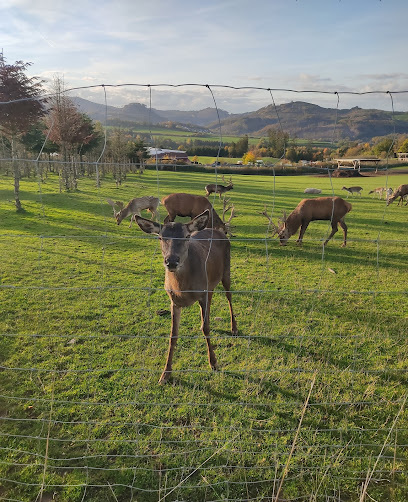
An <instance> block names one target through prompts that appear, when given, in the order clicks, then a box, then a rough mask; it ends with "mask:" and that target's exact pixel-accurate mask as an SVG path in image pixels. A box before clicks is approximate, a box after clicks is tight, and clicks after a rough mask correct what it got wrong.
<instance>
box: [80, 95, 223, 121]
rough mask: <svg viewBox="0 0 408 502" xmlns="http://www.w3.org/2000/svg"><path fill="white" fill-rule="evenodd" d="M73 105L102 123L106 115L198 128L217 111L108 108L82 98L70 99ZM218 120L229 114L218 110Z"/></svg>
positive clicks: (136, 106) (135, 106)
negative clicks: (176, 123) (175, 123)
mask: <svg viewBox="0 0 408 502" xmlns="http://www.w3.org/2000/svg"><path fill="white" fill-rule="evenodd" d="M72 101H73V102H74V103H75V105H76V106H77V107H78V108H79V109H80V110H81V111H82V112H84V113H86V114H87V115H89V116H90V117H91V118H92V119H93V120H99V121H102V122H103V121H104V120H105V114H107V119H108V121H112V120H121V121H123V122H132V123H151V124H152V125H154V124H160V123H163V122H178V123H182V124H191V125H196V126H200V127H206V126H208V125H209V124H211V123H212V122H214V121H215V120H216V119H217V110H216V109H215V108H204V109H203V110H198V111H181V110H156V109H155V108H152V109H151V110H150V108H148V107H147V106H145V105H143V104H141V103H130V104H127V105H125V106H123V107H116V106H108V107H107V108H106V107H105V105H103V104H98V103H93V102H92V101H88V100H87V99H83V98H78V97H75V98H72ZM218 112H219V114H220V118H222V119H225V118H227V117H229V115H230V114H229V113H228V112H226V111H224V110H218Z"/></svg>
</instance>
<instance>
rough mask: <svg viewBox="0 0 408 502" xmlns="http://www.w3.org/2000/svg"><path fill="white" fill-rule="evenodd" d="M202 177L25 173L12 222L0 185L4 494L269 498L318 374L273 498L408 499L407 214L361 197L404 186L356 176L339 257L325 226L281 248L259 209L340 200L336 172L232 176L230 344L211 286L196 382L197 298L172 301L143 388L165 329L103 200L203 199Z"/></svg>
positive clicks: (5, 181)
mask: <svg viewBox="0 0 408 502" xmlns="http://www.w3.org/2000/svg"><path fill="white" fill-rule="evenodd" d="M208 176H209V175H204V174H199V173H173V172H160V173H159V174H156V173H155V172H153V171H146V172H145V174H144V175H143V177H139V176H137V175H133V176H128V177H127V179H126V181H125V182H124V183H123V184H122V186H120V187H119V188H118V189H116V187H115V184H114V182H113V181H112V180H111V179H108V178H107V179H105V180H103V181H102V185H101V187H100V188H96V187H95V183H94V180H92V179H81V180H79V185H78V186H79V190H78V191H77V192H73V193H68V194H67V193H62V194H60V193H58V180H57V179H56V178H54V177H53V176H52V175H49V177H48V178H47V180H46V183H44V184H41V185H39V184H38V182H37V180H35V179H29V180H27V179H25V180H23V181H22V183H21V200H22V202H23V207H24V211H23V212H21V213H16V212H15V211H14V207H13V202H12V200H13V195H12V180H11V179H10V178H6V177H4V176H3V177H2V178H0V221H1V228H0V232H1V233H0V264H1V268H0V274H1V282H0V301H1V305H2V315H1V317H0V333H1V339H0V340H1V341H0V343H1V348H0V353H1V356H2V363H1V364H2V372H1V373H0V379H1V388H2V397H1V401H0V406H1V425H2V435H1V436H0V437H1V449H0V451H1V458H2V461H1V463H0V470H1V474H0V477H1V478H2V483H1V484H2V486H3V488H1V489H0V497H2V498H3V499H5V500H7V499H12V500H22V501H27V502H28V501H32V500H35V499H36V498H37V497H38V500H39V499H40V496H41V495H42V496H43V500H51V498H53V499H54V500H58V501H64V502H65V501H69V502H75V501H82V500H87V501H91V502H92V501H98V502H99V501H114V500H118V501H131V500H134V501H158V500H166V501H176V500H185V501H197V502H198V501H204V500H207V501H210V500H211V501H214V500H220V501H221V500H236V501H237V500H254V499H255V500H261V501H264V500H271V499H272V498H273V496H274V495H275V494H276V492H277V486H278V485H279V483H280V480H281V479H282V477H283V473H284V469H285V466H286V464H287V462H288V459H289V455H290V452H291V449H292V445H293V442H294V439H295V437H296V430H297V428H298V425H299V421H300V418H301V413H302V408H303V404H304V402H305V399H306V397H307V395H308V392H309V389H310V386H311V382H312V380H313V378H316V381H315V384H314V387H313V390H312V393H311V398H310V401H309V405H308V407H307V409H306V412H305V415H304V418H303V421H302V424H301V427H300V432H299V435H298V436H297V440H296V443H295V444H294V449H293V454H292V455H291V457H290V462H289V464H288V471H287V474H286V475H285V476H284V480H283V484H282V490H281V492H280V498H281V499H282V500H331V499H335V500H345V501H348V500H350V501H351V500H356V501H357V500H360V496H361V490H362V486H363V484H364V482H365V480H366V479H367V478H370V483H369V484H368V489H367V493H368V495H369V497H371V498H368V497H367V500H370V499H374V500H392V501H400V502H402V501H405V500H407V497H408V489H407V486H408V462H407V460H408V452H407V447H406V445H407V444H408V412H407V411H406V406H405V399H406V397H407V369H408V347H407V344H406V334H407V328H408V317H407V312H408V308H407V307H408V301H407V293H408V292H407V279H408V269H407V257H408V247H407V238H406V235H407V229H408V208H407V207H398V206H397V205H396V203H394V204H392V205H390V206H389V207H386V206H385V202H384V201H379V200H377V199H375V198H372V197H371V195H370V196H369V195H368V191H369V190H370V189H373V188H375V187H377V186H381V185H385V184H386V183H387V184H388V186H389V185H391V186H393V187H394V188H395V186H397V185H399V184H401V183H403V182H406V176H402V175H393V176H390V177H388V178H386V177H366V178H361V179H358V183H357V184H359V185H361V186H363V187H364V190H363V196H362V197H361V198H360V197H358V198H357V197H354V200H353V201H352V203H353V210H352V212H351V213H350V214H349V215H348V216H347V224H348V226H349V243H348V246H347V247H346V248H341V247H340V244H341V241H342V236H341V235H339V234H341V232H339V234H337V235H336V238H335V239H334V240H333V241H331V242H330V243H329V245H328V246H327V247H326V249H325V250H323V248H322V241H323V240H324V238H325V236H326V235H327V232H328V224H327V222H313V223H311V225H310V226H309V229H308V230H307V233H306V237H305V240H304V244H303V246H302V247H298V246H297V245H296V244H295V238H294V237H293V238H292V239H291V240H290V241H289V244H288V246H287V247H280V246H279V244H278V242H277V240H276V238H271V237H270V236H268V227H267V225H266V219H265V218H264V217H263V216H262V215H261V214H260V213H261V212H262V210H263V209H264V206H265V205H267V206H268V209H269V212H271V211H272V210H273V214H274V217H275V220H276V217H277V216H279V215H280V214H281V212H282V210H284V209H285V210H286V211H290V210H291V209H293V208H294V207H295V206H296V204H297V203H298V202H299V201H300V199H302V198H303V197H304V194H303V190H304V188H306V187H307V186H314V187H317V188H321V189H322V190H323V193H322V195H330V194H332V193H335V194H336V195H343V196H345V195H346V194H345V192H344V191H341V187H342V186H343V184H345V183H344V180H339V179H333V180H330V179H329V178H327V177H311V176H296V177H277V178H275V179H274V178H273V177H272V176H268V177H267V176H242V175H241V176H239V175H236V176H233V182H234V190H233V191H232V192H230V197H231V201H233V202H234V204H235V208H236V213H237V215H238V217H237V218H236V219H234V220H233V222H234V224H235V229H234V235H235V237H234V238H233V239H232V283H233V289H234V291H235V292H234V295H233V302H234V308H235V310H236V313H237V322H238V327H239V335H238V336H232V335H231V334H230V332H229V318H228V309H227V302H226V300H225V297H224V295H223V292H222V289H219V290H217V292H216V294H215V295H214V300H213V307H212V339H213V342H214V344H215V351H216V354H217V359H218V363H219V371H218V372H215V373H214V372H211V371H210V369H209V367H208V362H207V360H206V350H205V343H204V340H203V339H202V335H201V333H200V332H199V309H198V306H197V305H196V306H194V307H191V308H190V309H185V310H184V311H183V314H182V321H181V331H180V340H179V343H178V347H177V350H176V353H175V359H174V365H173V367H174V370H173V378H172V380H171V383H170V384H169V385H166V386H159V385H157V380H158V377H159V376H160V373H161V371H162V368H163V365H164V360H165V356H166V350H167V343H168V334H169V329H170V317H169V314H168V313H167V311H168V309H169V300H168V298H167V295H166V293H165V292H164V291H163V276H164V270H163V266H162V263H161V261H162V260H161V254H160V251H159V247H158V243H157V241H156V240H155V239H152V238H149V237H147V236H146V235H145V234H142V232H141V231H140V230H139V229H138V228H137V227H133V228H128V225H127V224H126V222H123V223H122V224H121V225H120V226H117V225H116V223H115V221H114V219H113V218H112V211H111V208H110V206H109V205H108V204H107V203H106V202H105V200H106V198H107V197H110V198H112V199H115V200H129V199H131V198H133V197H135V196H140V195H146V194H152V195H156V194H158V195H160V196H163V195H166V194H168V193H171V192H174V191H186V192H191V193H197V194H203V193H204V188H203V187H204V185H205V184H206V183H208V182H211V181H214V180H213V179H209V178H208ZM350 184H356V183H354V182H352V183H350ZM311 197H312V196H311ZM350 199H351V197H349V200H350ZM213 202H214V205H215V207H216V209H218V210H219V209H220V207H221V204H220V201H219V200H218V198H214V200H213ZM164 214H165V213H164V209H163V208H161V213H160V218H161V220H163V217H164ZM330 497H331V498H330Z"/></svg>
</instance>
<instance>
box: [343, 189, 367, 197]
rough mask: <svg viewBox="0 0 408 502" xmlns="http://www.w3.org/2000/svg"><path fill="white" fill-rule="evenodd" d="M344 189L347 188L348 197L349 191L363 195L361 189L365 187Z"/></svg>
mask: <svg viewBox="0 0 408 502" xmlns="http://www.w3.org/2000/svg"><path fill="white" fill-rule="evenodd" d="M342 190H346V191H347V198H348V196H349V193H351V195H353V194H355V193H357V194H358V195H360V197H361V191H362V190H363V187H348V188H347V187H342Z"/></svg>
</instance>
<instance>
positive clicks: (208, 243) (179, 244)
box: [136, 209, 238, 383]
mask: <svg viewBox="0 0 408 502" xmlns="http://www.w3.org/2000/svg"><path fill="white" fill-rule="evenodd" d="M209 219H210V211H209V210H208V209H206V210H205V211H204V212H203V213H202V214H199V215H198V216H196V217H195V218H194V219H193V220H191V221H190V222H188V223H185V224H183V223H179V222H177V223H167V224H165V225H160V223H156V222H153V221H151V220H147V219H145V218H142V217H140V216H136V222H137V223H138V225H139V227H140V228H141V229H142V230H143V231H144V232H146V233H149V234H155V235H158V236H159V238H160V244H161V251H162V255H163V259H164V266H165V269H166V273H165V281H164V287H165V289H166V291H167V294H168V295H169V297H170V300H171V319H172V322H171V332H170V342H169V349H168V354H167V360H166V364H165V366H164V370H163V373H162V375H161V377H160V379H159V383H165V382H167V380H168V379H169V378H170V376H171V371H172V361H173V352H174V349H175V347H176V343H177V339H178V335H179V325H180V314H181V309H182V308H183V307H188V306H190V305H193V303H195V302H198V303H199V304H200V309H201V330H202V332H203V335H204V337H205V340H206V342H207V349H208V360H209V363H210V367H211V369H213V370H215V369H217V360H216V357H215V353H214V350H213V347H212V345H211V340H210V306H211V300H212V296H213V292H214V289H215V288H216V286H217V284H218V283H219V282H220V281H221V282H222V285H223V286H224V289H225V294H226V297H227V300H228V304H229V311H230V316H231V332H232V334H234V335H235V334H236V333H237V332H238V330H237V324H236V321H235V317H234V313H233V310H232V302H231V299H232V297H231V291H230V287H231V279H230V242H229V240H228V239H227V238H226V237H225V234H224V232H222V231H220V230H217V229H215V228H206V227H207V225H208V222H209Z"/></svg>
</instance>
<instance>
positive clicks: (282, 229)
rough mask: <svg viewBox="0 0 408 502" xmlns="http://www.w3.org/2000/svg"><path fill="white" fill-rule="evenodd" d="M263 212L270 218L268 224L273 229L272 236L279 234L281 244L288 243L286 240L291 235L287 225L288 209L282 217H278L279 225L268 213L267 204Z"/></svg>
mask: <svg viewBox="0 0 408 502" xmlns="http://www.w3.org/2000/svg"><path fill="white" fill-rule="evenodd" d="M261 214H262V215H263V216H265V217H266V218H267V219H268V225H269V226H271V227H272V230H273V233H272V236H274V235H276V234H278V237H279V240H280V244H281V246H284V245H286V242H287V241H288V239H289V237H290V236H291V234H290V232H289V229H288V228H287V227H286V220H287V216H286V211H283V214H282V218H278V225H275V223H274V222H273V221H272V216H269V215H268V208H267V207H266V206H265V209H264V210H263V211H262V213H261Z"/></svg>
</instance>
